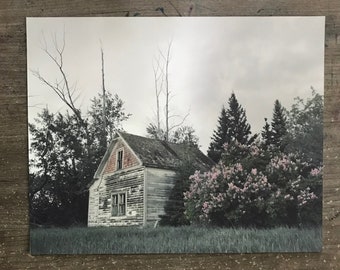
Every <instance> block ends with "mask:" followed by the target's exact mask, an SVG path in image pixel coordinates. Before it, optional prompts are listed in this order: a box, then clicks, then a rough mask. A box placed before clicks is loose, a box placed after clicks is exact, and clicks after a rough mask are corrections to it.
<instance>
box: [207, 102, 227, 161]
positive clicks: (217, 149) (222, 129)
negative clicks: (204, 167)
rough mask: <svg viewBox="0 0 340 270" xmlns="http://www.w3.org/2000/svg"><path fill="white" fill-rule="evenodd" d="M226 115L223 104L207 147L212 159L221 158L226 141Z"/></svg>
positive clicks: (217, 159)
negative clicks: (215, 128)
mask: <svg viewBox="0 0 340 270" xmlns="http://www.w3.org/2000/svg"><path fill="white" fill-rule="evenodd" d="M228 125H229V123H228V116H227V111H226V110H225V108H224V106H223V108H222V110H221V114H220V116H219V118H218V126H217V130H214V134H213V136H212V138H211V139H212V142H211V143H210V146H209V149H208V157H210V158H211V159H212V160H213V161H215V162H218V161H219V160H220V159H221V154H222V152H223V144H224V143H226V138H227V132H228Z"/></svg>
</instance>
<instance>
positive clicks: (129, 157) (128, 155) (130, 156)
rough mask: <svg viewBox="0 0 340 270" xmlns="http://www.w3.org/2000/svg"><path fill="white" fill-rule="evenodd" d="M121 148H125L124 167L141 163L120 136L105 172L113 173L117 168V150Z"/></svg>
mask: <svg viewBox="0 0 340 270" xmlns="http://www.w3.org/2000/svg"><path fill="white" fill-rule="evenodd" d="M121 149H123V169H127V168H130V167H134V166H137V165H141V164H140V161H139V160H138V158H137V157H136V155H135V154H134V153H133V152H132V151H131V150H130V148H129V147H128V146H127V145H126V144H125V142H124V141H123V140H122V139H121V138H118V139H117V142H116V144H115V146H114V147H113V149H112V152H111V156H110V157H109V159H108V161H107V163H106V166H105V168H104V174H108V173H113V172H115V171H116V170H117V152H118V151H119V150H121Z"/></svg>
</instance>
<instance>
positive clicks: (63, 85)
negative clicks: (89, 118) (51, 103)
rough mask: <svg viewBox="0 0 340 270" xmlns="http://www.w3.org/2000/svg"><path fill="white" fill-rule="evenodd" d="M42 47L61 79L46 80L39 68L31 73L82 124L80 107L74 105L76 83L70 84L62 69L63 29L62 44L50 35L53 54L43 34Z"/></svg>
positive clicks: (76, 97)
mask: <svg viewBox="0 0 340 270" xmlns="http://www.w3.org/2000/svg"><path fill="white" fill-rule="evenodd" d="M43 41H44V47H43V48H42V50H43V51H44V52H45V53H46V55H47V56H48V57H49V58H50V59H51V60H52V61H53V62H54V63H55V65H56V66H57V68H58V71H59V73H60V75H61V79H59V80H58V79H56V80H55V82H51V81H48V80H47V79H46V78H45V77H44V76H43V75H41V73H40V71H39V70H31V72H32V74H33V75H34V76H35V77H37V78H38V79H39V80H40V81H41V82H42V83H44V84H45V85H47V86H48V87H49V88H50V89H52V90H53V92H54V93H56V94H57V96H58V97H59V98H60V100H61V101H62V102H63V103H64V104H65V105H66V106H67V107H68V108H70V109H71V111H72V112H73V113H74V114H75V116H76V117H77V119H78V121H79V122H80V123H81V124H82V125H84V119H83V118H82V116H81V112H80V109H79V108H77V107H76V106H75V102H76V100H77V99H78V98H79V95H78V96H75V94H76V92H77V91H76V90H77V88H76V84H74V85H73V86H70V83H69V80H68V78H67V76H66V73H65V69H64V58H63V53H64V50H65V31H64V32H63V39H62V44H61V45H59V44H58V42H57V37H56V35H54V36H53V37H52V43H53V48H54V50H55V55H53V54H52V52H51V51H50V50H49V49H48V46H47V42H46V39H45V36H43Z"/></svg>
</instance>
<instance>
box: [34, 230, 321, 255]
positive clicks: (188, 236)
mask: <svg viewBox="0 0 340 270" xmlns="http://www.w3.org/2000/svg"><path fill="white" fill-rule="evenodd" d="M321 247H322V233H321V228H308V229H307V228H305V229H298V228H285V227H279V228H274V229H242V228H237V229H232V228H207V227H192V226H186V227H178V228H176V227H158V228H137V227H119V228H118V227H117V228H116V227H114V228H112V227H111V228H106V227H105V228H104V227H100V228H80V227H77V228H69V229H60V228H50V229H32V230H31V253H32V254H36V255H37V254H81V253H87V254H89V253H92V254H115V253H116V254H117V253H125V254H131V253H259V252H318V251H321Z"/></svg>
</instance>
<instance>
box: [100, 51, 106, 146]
mask: <svg viewBox="0 0 340 270" xmlns="http://www.w3.org/2000/svg"><path fill="white" fill-rule="evenodd" d="M101 56H102V90H103V98H102V99H103V110H102V117H103V147H105V149H106V147H107V139H106V138H107V134H106V125H107V124H106V93H105V92H106V90H105V78H104V76H105V73H104V52H103V48H101Z"/></svg>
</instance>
